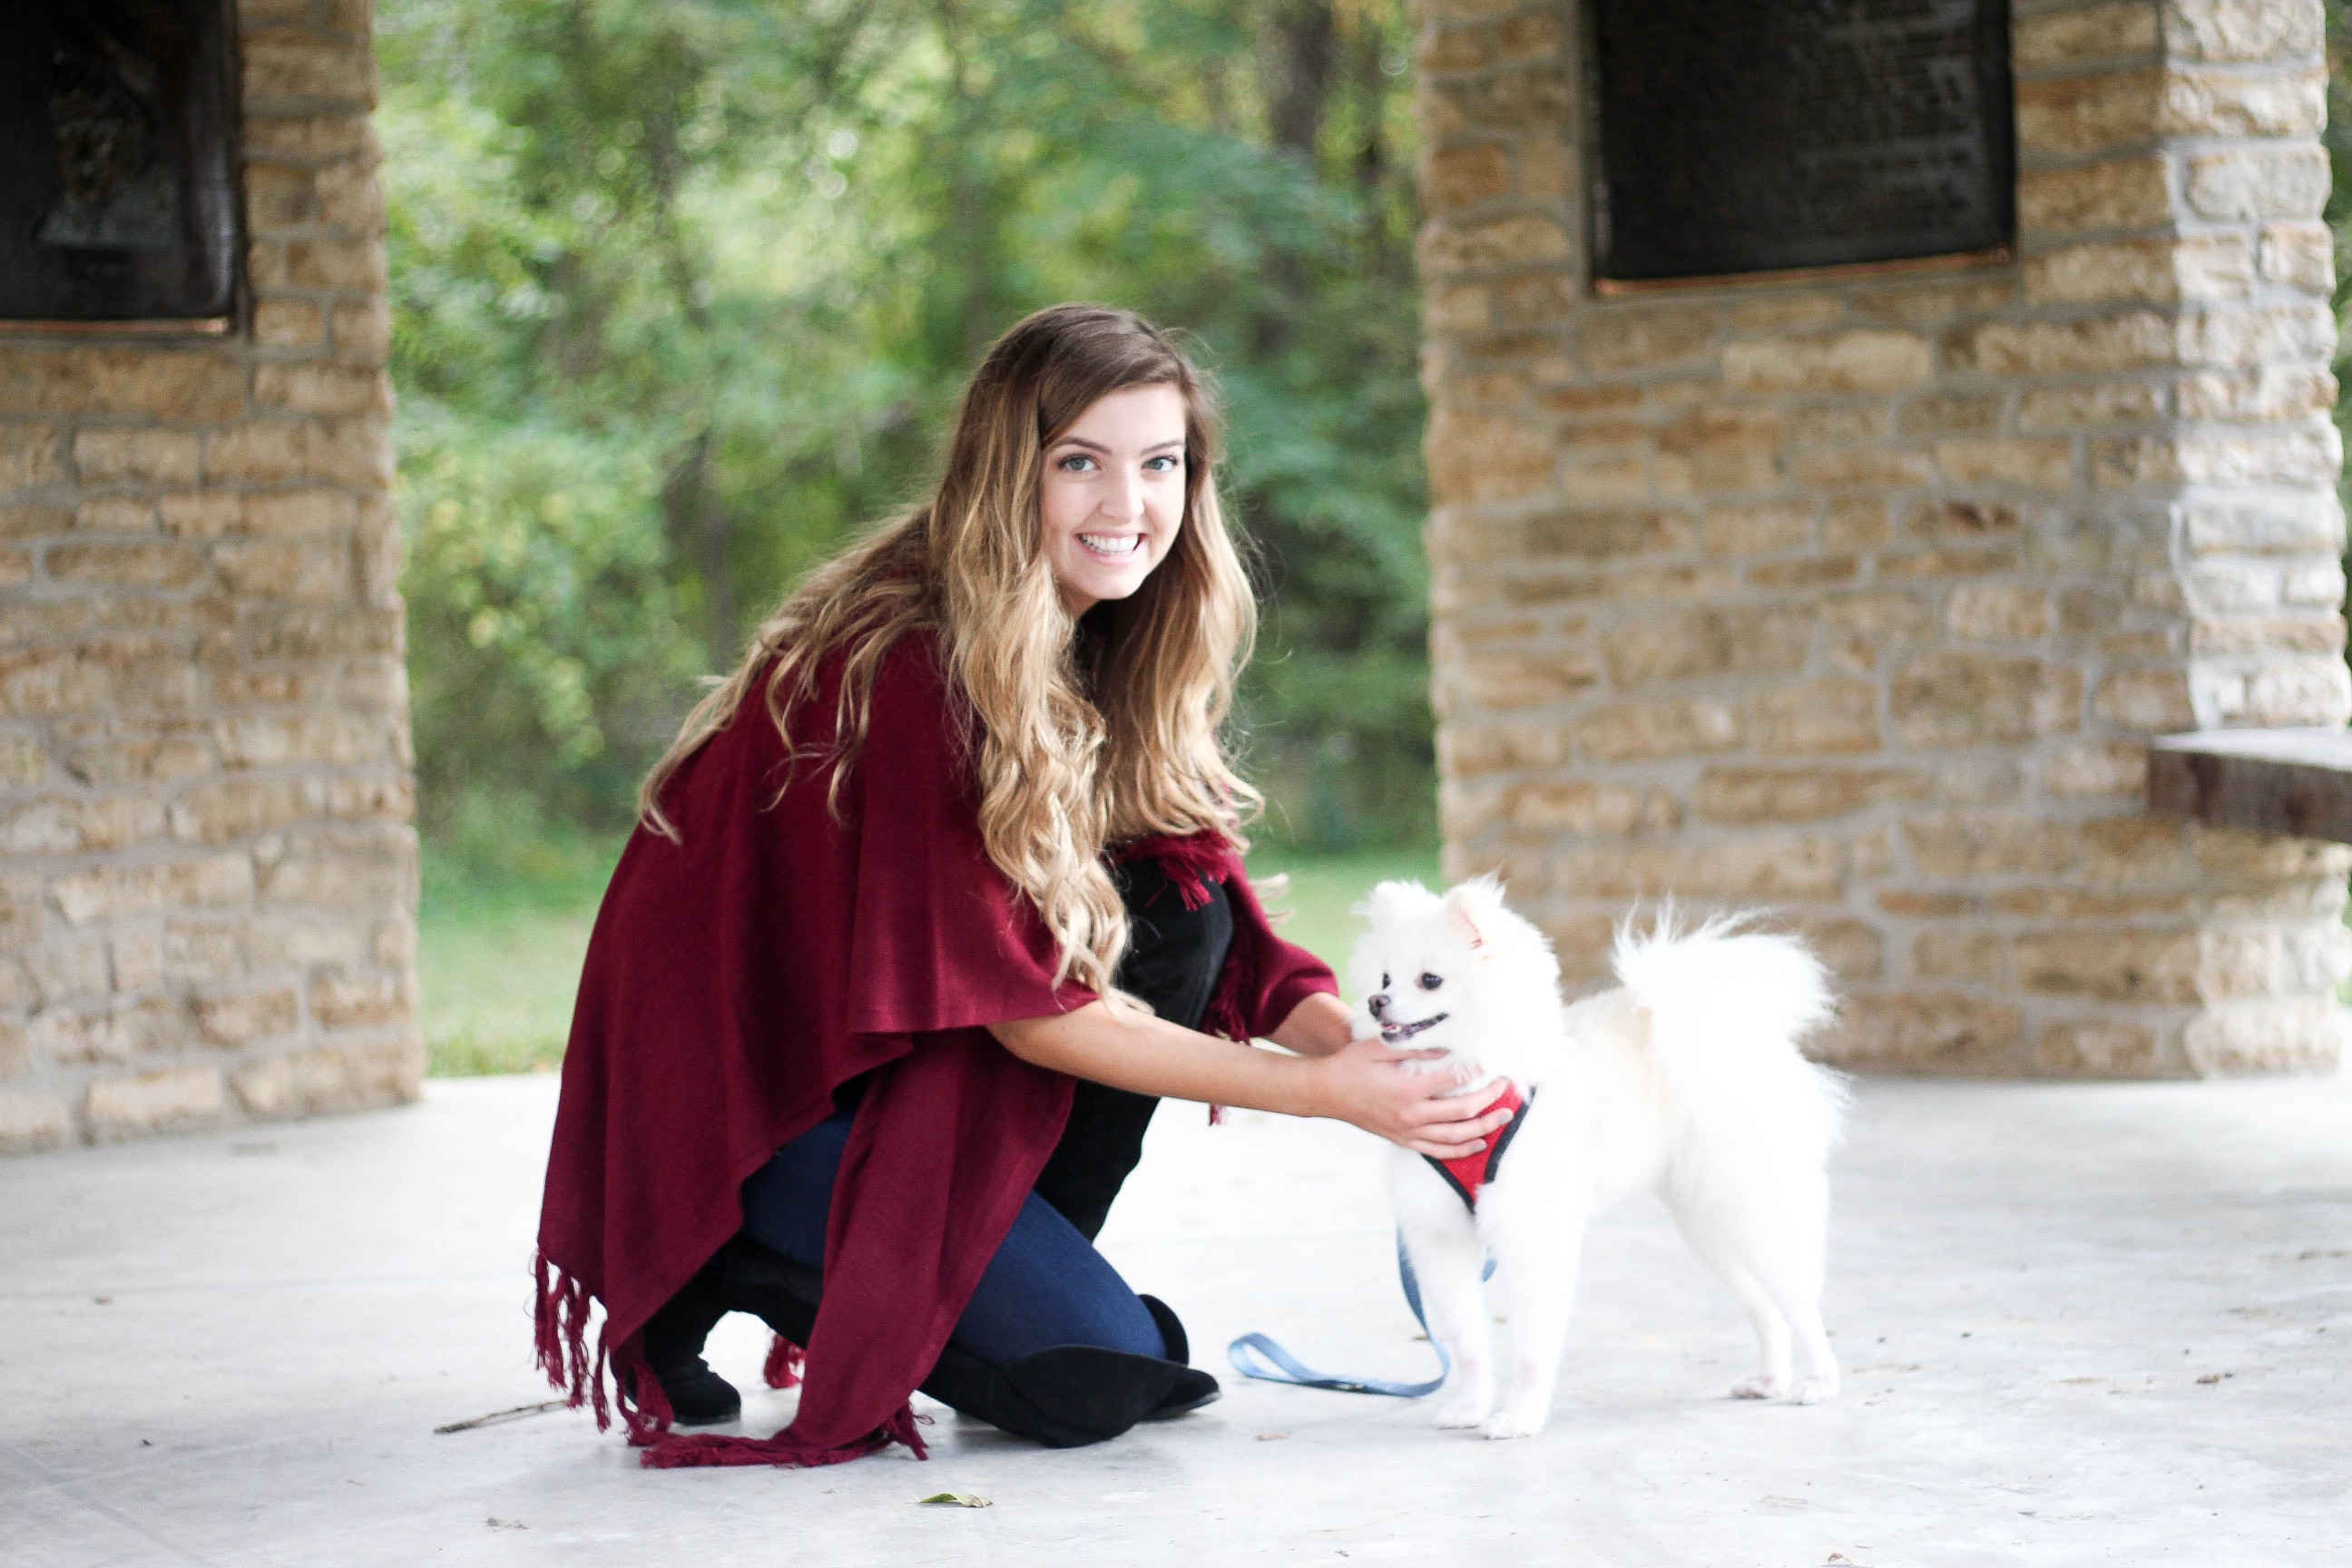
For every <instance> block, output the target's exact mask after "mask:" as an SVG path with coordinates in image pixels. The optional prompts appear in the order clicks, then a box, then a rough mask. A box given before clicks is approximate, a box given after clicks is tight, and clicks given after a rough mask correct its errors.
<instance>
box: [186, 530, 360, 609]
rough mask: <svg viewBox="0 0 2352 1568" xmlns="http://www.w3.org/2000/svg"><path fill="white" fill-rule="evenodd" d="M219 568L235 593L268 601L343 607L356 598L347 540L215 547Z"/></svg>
mask: <svg viewBox="0 0 2352 1568" xmlns="http://www.w3.org/2000/svg"><path fill="white" fill-rule="evenodd" d="M212 559H213V564H214V566H215V568H216V569H217V571H218V572H219V574H220V580H221V583H222V585H223V586H225V587H226V588H227V589H228V590H229V591H230V592H232V593H235V594H239V595H249V596H251V597H255V598H267V599H301V600H308V601H310V602H312V603H323V604H339V603H341V602H343V601H345V600H348V599H350V598H351V597H352V594H353V588H354V579H353V575H352V566H353V561H352V552H351V547H350V545H349V544H348V543H347V542H344V541H341V540H336V539H313V540H267V541H263V540H246V541H237V542H227V543H223V544H218V545H215V546H214V548H213V552H212Z"/></svg>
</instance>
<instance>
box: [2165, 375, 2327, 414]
mask: <svg viewBox="0 0 2352 1568" xmlns="http://www.w3.org/2000/svg"><path fill="white" fill-rule="evenodd" d="M2173 395H2174V397H2175V398H2176V399H2177V400H2178V403H2179V408H2180V415H2181V417H2182V418H2184V419H2226V420H2242V421H2260V422H2283V421H2287V420H2299V419H2301V420H2307V419H2312V418H2315V417H2317V416H2326V414H2327V413H2328V411H2329V410H2331V409H2333V408H2334V407H2335V406H2336V377H2335V376H2333V375H2331V374H2328V373H2327V372H2326V371H2325V370H2322V369H2321V368H2319V367H2318V366H2317V365H2283V366H2282V365H2263V366H2261V367H2260V368H2257V369H2253V370H2234V371H2213V370H2206V371H2199V372H2198V373H2197V374H2194V375H2189V376H2184V377H2182V378H2181V380H2180V381H2179V384H2177V385H2176V386H2175V388H2174V394H2173Z"/></svg>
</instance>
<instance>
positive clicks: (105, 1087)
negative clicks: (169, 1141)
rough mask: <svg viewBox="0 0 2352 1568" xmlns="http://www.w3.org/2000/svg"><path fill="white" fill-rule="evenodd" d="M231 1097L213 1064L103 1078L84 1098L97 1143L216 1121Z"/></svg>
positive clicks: (86, 1116) (84, 1111)
mask: <svg viewBox="0 0 2352 1568" xmlns="http://www.w3.org/2000/svg"><path fill="white" fill-rule="evenodd" d="M226 1110H228V1097H227V1094H226V1086H225V1085H224V1084H223V1083H222V1081H221V1075H220V1072H219V1070H218V1069H217V1068H157V1069H156V1070H154V1071H152V1072H142V1073H133V1074H130V1075H127V1076H125V1077H121V1078H107V1079H99V1080H98V1081H96V1082H95V1083H92V1084H91V1085H90V1086H89V1092H88V1094H87V1096H86V1097H85V1099H84V1100H83V1101H82V1120H83V1121H84V1123H85V1124H86V1125H87V1126H88V1127H89V1136H90V1138H91V1140H92V1141H93V1142H110V1141H112V1140H115V1139H120V1138H128V1137H135V1136H137V1135H138V1134H140V1133H144V1132H160V1131H165V1130H167V1129H169V1128H173V1127H183V1126H188V1125H191V1124H196V1123H202V1122H206V1121H215V1120H218V1119H219V1118H220V1117H221V1116H222V1115H223V1114H224V1113H225V1112H226Z"/></svg>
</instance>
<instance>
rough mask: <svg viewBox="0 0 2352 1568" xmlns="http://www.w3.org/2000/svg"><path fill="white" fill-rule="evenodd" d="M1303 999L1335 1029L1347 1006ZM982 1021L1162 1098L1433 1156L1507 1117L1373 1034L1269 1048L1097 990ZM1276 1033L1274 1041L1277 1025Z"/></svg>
mask: <svg viewBox="0 0 2352 1568" xmlns="http://www.w3.org/2000/svg"><path fill="white" fill-rule="evenodd" d="M1309 1000H1310V1001H1314V1000H1320V1001H1328V1002H1330V1003H1331V1004H1332V1005H1333V1006H1334V1007H1339V1003H1338V1001H1337V999H1336V998H1332V997H1319V998H1310V999H1309ZM1306 1011H1307V1003H1301V1004H1300V1005H1299V1006H1298V1007H1297V1008H1295V1009H1293V1010H1292V1013H1291V1016H1290V1017H1289V1018H1288V1019H1286V1020H1285V1021H1284V1024H1283V1032H1285V1033H1287V1032H1289V1031H1290V1027H1291V1025H1292V1024H1293V1023H1297V1022H1299V1015H1300V1014H1301V1013H1304V1012H1306ZM1323 1016H1324V1010H1323V1009H1319V1008H1318V1010H1317V1014H1316V1015H1314V1016H1310V1018H1309V1020H1307V1029H1308V1031H1309V1033H1311V1034H1312V1035H1313V1037H1314V1038H1313V1042H1312V1043H1316V1044H1320V1043H1323V1042H1325V1041H1327V1040H1328V1028H1329V1023H1328V1018H1326V1020H1325V1021H1324V1022H1323V1023H1320V1024H1317V1023H1316V1022H1315V1021H1314V1019H1315V1018H1316V1017H1323ZM1346 1017H1347V1014H1346V1009H1345V1008H1344V1007H1339V1027H1340V1029H1341V1030H1342V1032H1343V1034H1344V1031H1345V1029H1346ZM989 1032H990V1033H992V1034H993V1035H994V1036H995V1037H997V1039H998V1040H999V1041H1001V1042H1002V1043H1003V1046H1004V1048H1005V1049H1006V1050H1008V1051H1011V1052H1012V1053H1013V1055H1014V1056H1016V1057H1019V1058H1021V1059H1022V1060H1023V1061H1025V1062H1028V1063H1029V1064H1031V1065H1032V1066H1034V1067H1041V1068H1049V1069H1051V1070H1053V1071H1055V1072H1065V1073H1068V1074H1069V1075H1070V1076H1071V1077H1072V1078H1083V1079H1091V1080H1093V1081H1094V1082H1096V1083H1106V1084H1108V1085H1110V1086H1111V1087H1112V1088H1114V1089H1132V1090H1134V1091H1135V1092H1137V1093H1139V1094H1157V1095H1163V1096H1166V1097H1167V1098H1169V1099H1171V1100H1200V1101H1202V1102H1203V1103H1205V1104H1210V1105H1238V1106H1244V1107H1246V1108H1248V1109H1250V1110H1271V1111H1276V1112H1278V1113H1280V1114H1282V1115H1285V1116H1323V1117H1329V1118H1330V1119H1332V1120H1333V1121H1345V1122H1349V1123H1350V1124H1351V1125H1353V1126H1357V1127H1360V1128H1362V1129H1363V1130H1364V1131H1367V1132H1370V1133H1372V1134H1373V1135H1375V1136H1377V1137H1381V1138H1385V1139H1387V1140H1388V1141H1389V1142H1391V1143H1397V1144H1402V1146H1403V1147H1405V1148H1407V1149H1411V1150H1412V1151H1413V1152H1415V1153H1418V1154H1433V1155H1435V1156H1436V1157H1437V1158H1439V1159H1441V1160H1451V1159H1458V1158H1460V1157H1461V1156H1463V1155H1465V1154H1475V1153H1476V1152H1478V1151H1479V1150H1481V1149H1483V1148H1485V1147H1486V1135H1487V1134H1488V1133H1490V1132H1492V1131H1495V1130H1496V1128H1498V1127H1500V1126H1502V1125H1503V1123H1505V1122H1506V1121H1509V1120H1510V1112H1508V1111H1507V1110H1498V1111H1496V1112H1494V1113H1492V1114H1491V1115H1490V1114H1486V1113H1485V1112H1484V1110H1483V1106H1482V1104H1481V1101H1482V1099H1483V1098H1484V1097H1481V1096H1476V1095H1459V1096H1448V1095H1447V1091H1448V1090H1450V1089H1457V1088H1459V1087H1460V1086H1461V1085H1460V1080H1459V1079H1458V1078H1457V1077H1456V1076H1455V1075H1454V1074H1452V1073H1442V1072H1408V1071H1406V1070H1405V1068H1404V1067H1403V1065H1402V1064H1404V1063H1405V1062H1408V1061H1412V1060H1414V1059H1416V1058H1428V1057H1434V1056H1436V1055H1438V1054H1439V1053H1438V1052H1435V1051H1399V1050H1391V1049H1390V1048H1389V1047H1387V1046H1385V1045H1383V1044H1381V1042H1380V1041H1379V1040H1378V1039H1362V1040H1354V1041H1349V1040H1345V1039H1344V1038H1343V1039H1342V1042H1341V1043H1340V1045H1339V1046H1338V1047H1334V1048H1329V1049H1327V1050H1324V1051H1322V1052H1319V1053H1317V1054H1311V1055H1302V1056H1296V1057H1286V1056H1278V1055H1276V1053H1275V1052H1272V1051H1262V1050H1259V1049H1257V1048H1256V1047H1253V1046H1244V1045H1236V1044H1235V1043H1234V1042H1233V1041H1231V1040H1221V1039H1218V1038H1217V1037H1215V1036H1213V1035H1201V1034H1195V1033H1194V1032H1193V1031H1192V1030H1191V1029H1187V1028H1184V1027H1183V1026H1181V1025H1177V1024H1171V1023H1170V1022H1168V1021H1167V1020H1166V1019H1164V1018H1150V1017H1146V1018H1138V1019H1135V1020H1133V1021H1132V1022H1128V1021H1122V1020H1121V1019H1119V1018H1118V1017H1116V1016H1113V1015H1112V1013H1111V1011H1110V1009H1109V1007H1108V1006H1107V1005H1104V1004H1102V1003H1100V1002H1089V1003H1088V1004H1087V1005H1085V1006H1083V1007H1079V1008H1076V1009H1075V1010H1073V1011H1071V1012H1067V1013H1057V1014H1053V1015H1050V1016H1045V1017H1041V1018H1016V1019H1013V1020H1012V1021H1010V1022H1008V1023H1003V1024H992V1025H990V1026H989ZM1277 1042H1278V1043H1282V1042H1280V1041H1279V1037H1278V1036H1277Z"/></svg>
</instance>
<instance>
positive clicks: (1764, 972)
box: [1615, 909, 1846, 1147]
mask: <svg viewBox="0 0 2352 1568" xmlns="http://www.w3.org/2000/svg"><path fill="white" fill-rule="evenodd" d="M1615 958H1616V970H1617V978H1618V980H1619V981H1620V982H1621V983H1622V984H1623V985H1624V986H1625V988H1626V990H1627V991H1629V992H1630V993H1632V994H1633V1000H1634V1001H1635V1002H1636V1003H1638V1004H1639V1005H1641V1007H1642V1008H1643V1010H1644V1011H1645V1012H1647V1013H1648V1014H1649V1016H1650V1057H1651V1060H1652V1062H1653V1063H1654V1066H1655V1067H1656V1068H1657V1070H1658V1072H1659V1074H1660V1075H1661V1076H1662V1077H1663V1078H1664V1079H1665V1080H1666V1082H1667V1084H1668V1086H1669V1088H1670V1089H1671V1091H1672V1092H1673V1095H1674V1098H1675V1100H1677V1101H1678V1102H1679V1103H1680V1104H1681V1105H1682V1106H1684V1107H1685V1109H1687V1110H1692V1111H1696V1112H1700V1113H1706V1112H1708V1111H1710V1110H1713V1111H1720V1112H1722V1113H1724V1114H1726V1115H1730V1116H1735V1117H1736V1116H1738V1113H1739V1112H1740V1110H1742V1109H1743V1108H1744V1109H1745V1110H1746V1111H1747V1112H1748V1113H1749V1114H1750V1115H1760V1116H1765V1117H1769V1118H1770V1119H1772V1120H1774V1121H1779V1122H1780V1124H1781V1125H1782V1126H1783V1127H1784V1128H1785V1129H1787V1130H1788V1131H1803V1132H1805V1133H1806V1134H1808V1135H1809V1136H1810V1137H1818V1138H1819V1139H1820V1141H1821V1142H1822V1145H1823V1146H1824V1147H1826V1146H1827V1144H1828V1143H1829V1142H1830V1141H1831V1140H1832V1138H1833V1137H1834V1136H1835V1131H1836V1125H1837V1121H1838V1117H1839V1113H1840V1112H1841V1111H1842V1110H1843V1109H1844V1105H1845V1100H1846V1094H1845V1089H1844V1085H1843V1080H1842V1079H1840V1078H1839V1077H1838V1075H1836V1074H1835V1073H1832V1072H1829V1071H1827V1070H1826V1069H1824V1068H1819V1067H1816V1066H1814V1065H1813V1064H1812V1063H1811V1062H1809V1061H1807V1060H1805V1059H1804V1057H1803V1055H1802V1053H1801V1048H1800V1047H1801V1045H1802V1042H1803V1040H1804V1038H1805V1037H1806V1036H1808V1035H1810V1034H1811V1033H1812V1032H1813V1031H1814V1030H1815V1029H1817V1028H1819V1027H1820V1026H1822V1025H1823V1024H1825V1023H1827V1022H1828V1021H1829V1019H1830V1017H1831V1016H1832V1012H1833V1011H1834V1004H1833V1003H1832V999H1831V996H1830V986H1829V975H1828V973H1827V972H1826V971H1824V970H1823V969H1822V963H1821V961H1820V960H1819V959H1817V958H1815V957H1814V956H1813V954H1812V952H1811V949H1809V948H1808V947H1806V946H1805V944H1804V943H1803V942H1800V941H1798V940H1797V939H1796V938H1795V937H1792V936H1783V935H1780V934H1778V933H1776V932H1770V931H1757V930H1754V929H1752V927H1751V925H1750V923H1749V921H1748V919H1746V918H1744V917H1738V916H1719V917H1717V918H1715V919H1712V920H1708V921H1704V922H1702V923H1701V924H1699V925H1698V926H1696V928H1693V929H1691V930H1687V931H1685V930H1680V929H1677V924H1676V921H1675V915H1674V911H1673V910H1671V909H1669V910H1665V911H1664V913H1662V914H1661V915H1660V916H1659V917H1658V918H1657V920H1656V921H1654V922H1653V923H1652V924H1651V926H1650V927H1649V929H1647V930H1646V931H1643V930H1638V929H1636V928H1635V927H1634V926H1633V924H1632V922H1630V921H1628V922H1627V923H1626V924H1625V925H1624V926H1622V927H1621V928H1619V930H1618V932H1617V951H1616V955H1615ZM1709 1119H1710V1120H1714V1119H1715V1118H1714V1117H1712V1116H1710V1118H1709Z"/></svg>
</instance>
